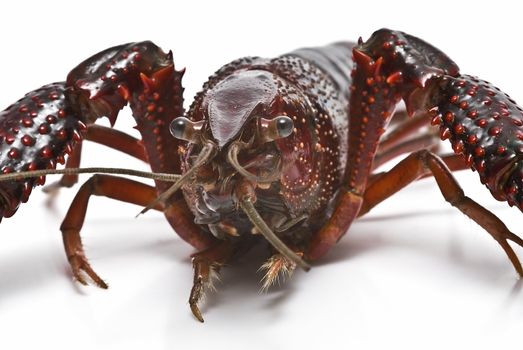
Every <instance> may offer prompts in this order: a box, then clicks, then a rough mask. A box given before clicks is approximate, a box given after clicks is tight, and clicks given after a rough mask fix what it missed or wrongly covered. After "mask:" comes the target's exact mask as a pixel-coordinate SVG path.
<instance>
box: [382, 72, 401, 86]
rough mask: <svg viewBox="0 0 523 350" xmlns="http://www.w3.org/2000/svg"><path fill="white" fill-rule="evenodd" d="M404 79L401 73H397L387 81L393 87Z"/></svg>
mask: <svg viewBox="0 0 523 350" xmlns="http://www.w3.org/2000/svg"><path fill="white" fill-rule="evenodd" d="M402 78H403V73H402V72H401V71H397V72H394V73H392V74H391V75H389V76H388V77H387V79H386V80H385V81H386V82H387V84H389V85H392V84H396V83H398V82H400V81H401V79H402Z"/></svg>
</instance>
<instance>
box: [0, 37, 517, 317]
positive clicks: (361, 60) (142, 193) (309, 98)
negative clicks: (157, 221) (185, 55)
mask: <svg viewBox="0 0 523 350" xmlns="http://www.w3.org/2000/svg"><path fill="white" fill-rule="evenodd" d="M183 74H184V71H183V70H181V71H177V70H175V67H174V63H173V59H172V53H171V52H169V53H168V54H165V53H164V52H163V51H162V50H161V49H160V48H158V47H157V46H156V45H154V44H153V43H152V42H140V43H131V44H125V45H120V46H115V47H112V48H109V49H107V50H105V51H102V52H100V53H98V54H96V55H94V56H92V57H90V58H88V59H87V60H85V61H84V62H82V63H81V64H80V65H78V66H77V67H76V68H74V69H73V70H72V71H71V72H70V73H69V75H68V77H67V80H66V81H65V82H58V83H54V84H50V85H46V86H43V87H42V88H40V89H37V90H35V91H32V92H30V93H29V94H27V95H26V96H25V97H24V98H22V99H21V100H19V101H18V102H16V103H15V104H13V105H11V106H10V107H9V108H7V109H6V110H5V111H3V112H1V113H0V169H1V170H2V172H3V174H4V175H1V176H0V180H2V181H3V182H1V183H0V218H1V217H10V216H12V215H13V214H14V213H15V212H16V210H17V208H18V206H19V205H20V203H21V202H26V201H27V200H28V198H29V195H30V193H31V191H32V189H33V187H34V186H36V185H42V184H43V183H44V181H45V175H46V174H51V173H57V171H54V170H53V169H55V168H56V165H57V163H60V164H65V168H66V169H65V170H63V171H62V173H65V175H64V176H63V177H62V178H61V180H60V181H59V182H58V183H56V184H54V185H51V186H52V188H58V187H62V186H65V187H70V186H72V185H73V184H75V183H76V182H77V180H78V175H77V174H78V172H80V171H81V169H80V170H78V169H77V168H78V167H79V165H80V156H81V145H82V142H83V141H84V140H90V141H93V142H97V143H100V144H103V145H106V146H108V147H111V148H114V149H116V150H120V151H123V152H125V153H127V154H129V155H131V156H134V157H136V158H138V159H141V160H143V161H144V162H147V163H149V164H150V166H151V169H152V171H153V173H163V174H164V175H165V177H164V178H162V177H161V176H160V175H158V176H156V177H155V175H154V174H153V175H151V176H152V177H153V178H155V179H156V180H155V181H156V182H155V183H156V186H155V187H152V186H148V185H145V184H143V183H140V182H137V181H134V180H130V179H128V178H123V177H118V176H110V175H107V174H97V175H94V176H92V177H91V178H90V179H89V180H88V181H87V182H85V183H84V184H83V185H82V186H81V187H80V190H79V191H78V193H77V195H76V197H75V198H74V200H73V202H72V204H71V206H70V209H69V211H68V212H67V215H66V217H65V219H64V221H63V223H62V225H61V227H60V229H61V231H62V234H63V240H64V245H65V250H66V254H67V258H68V260H69V263H70V265H71V268H72V272H73V275H74V277H75V278H76V279H77V280H78V281H79V282H80V283H82V284H86V279H85V275H87V276H89V277H90V278H91V279H92V281H93V282H94V283H95V284H96V285H98V286H99V287H102V288H107V285H106V284H105V282H104V281H103V280H102V279H101V278H100V277H99V276H98V275H97V274H96V273H95V272H94V270H93V269H92V268H91V266H90V265H89V263H88V260H87V258H86V256H85V254H84V250H83V247H82V241H81V238H80V230H81V228H82V225H83V222H84V218H85V214H86V210H87V204H88V201H89V198H90V196H91V195H102V196H106V197H109V198H112V199H117V200H120V201H125V202H129V203H134V204H137V205H140V206H144V207H146V208H145V209H144V210H143V211H142V212H144V211H145V210H147V209H155V210H159V211H162V212H163V213H164V214H165V216H166V218H167V220H168V221H169V223H170V224H171V225H172V227H173V229H174V230H175V231H176V233H177V234H178V235H180V237H181V238H182V239H184V240H185V241H187V242H188V243H189V244H191V245H192V246H194V247H195V248H197V249H198V250H199V252H198V253H196V254H194V255H193V267H194V285H193V288H192V290H191V293H190V299H189V303H190V306H191V310H192V312H193V314H194V315H195V316H196V318H197V319H199V320H200V321H203V318H202V315H201V313H200V311H199V309H198V302H199V300H200V299H201V297H202V295H203V293H204V291H205V289H206V288H207V287H208V286H209V284H210V283H211V280H212V275H213V274H214V273H216V272H217V271H218V270H219V269H220V267H222V266H223V265H224V264H226V263H228V262H229V261H231V260H232V259H233V258H235V257H236V256H238V255H239V254H242V253H244V252H245V251H247V250H248V249H249V248H250V247H252V246H253V245H255V244H265V245H267V247H268V249H269V251H270V253H269V256H268V260H267V262H266V263H265V264H264V265H263V268H264V269H265V270H266V275H265V278H264V288H267V287H268V286H270V285H271V284H272V283H273V282H274V281H275V280H276V279H277V278H278V277H279V276H280V275H282V274H283V275H285V274H289V273H291V272H292V271H293V269H295V268H296V267H297V266H299V267H301V268H303V269H309V262H312V261H314V260H316V259H318V258H320V257H322V256H323V255H324V254H325V253H327V252H328V250H329V249H330V248H331V247H332V246H333V245H334V244H335V243H336V242H337V241H338V240H339V239H340V238H341V237H342V236H343V234H344V233H345V232H347V230H348V229H349V227H350V225H351V223H352V222H353V221H354V219H356V218H357V217H359V216H361V215H363V214H365V213H367V212H368V211H369V210H370V209H371V208H373V207H374V206H375V205H377V204H378V203H380V202H381V201H383V200H385V199H386V198H387V197H389V196H391V195H392V194H394V193H396V192H397V191H399V190H400V189H402V188H403V187H405V186H406V185H408V184H409V183H411V182H413V181H415V180H417V179H419V178H420V177H424V176H429V175H431V176H434V178H435V179H436V182H437V184H438V186H439V188H440V190H441V192H442V194H443V196H444V198H445V200H446V201H448V202H449V203H450V204H452V205H453V206H455V207H457V208H458V209H459V210H461V211H462V212H463V213H464V214H466V215H467V216H469V217H470V218H471V219H472V220H474V221H475V222H476V223H478V224H479V225H481V226H482V227H483V228H484V229H485V230H486V231H487V232H488V233H489V234H490V235H491V236H492V237H493V238H494V239H495V240H496V241H497V242H498V243H499V244H500V245H501V247H502V248H503V249H504V251H505V252H506V254H507V255H508V257H509V259H510V261H511V262H512V264H513V265H514V267H515V269H516V270H517V272H518V273H519V275H520V276H523V269H522V267H521V264H520V262H519V260H518V258H517V256H516V254H515V253H514V251H513V249H512V248H511V246H510V245H509V244H508V241H513V242H515V243H516V244H518V245H520V246H523V240H522V239H521V238H519V237H518V236H517V235H515V234H514V233H512V232H510V231H509V230H508V229H507V227H506V226H505V225H504V223H503V222H502V221H501V220H499V219H498V218H497V217H496V216H495V215H494V214H493V213H491V212H490V211H488V210H486V209H485V208H483V207H482V206H480V205H479V204H477V203H476V202H475V201H473V200H472V199H470V198H468V197H467V196H465V195H464V193H463V191H462V190H461V188H460V186H459V185H458V183H457V182H456V180H455V179H454V177H453V176H452V173H451V171H452V170H459V169H465V168H472V169H473V170H475V171H477V172H478V174H479V176H480V180H481V182H482V183H484V184H486V186H487V187H488V189H489V190H490V191H491V193H492V194H493V196H494V197H495V198H496V199H498V200H502V201H507V202H508V203H509V204H510V205H511V206H512V205H515V206H517V207H518V208H519V209H520V210H522V209H523V161H522V159H523V157H522V155H523V112H522V109H521V108H520V107H519V106H517V104H516V103H515V102H514V101H513V100H512V99H511V98H509V97H508V96H507V95H506V94H504V93H503V92H501V91H500V90H499V89H497V88H496V87H495V86H493V85H491V84H490V83H488V82H486V81H483V80H479V79H477V78H475V77H472V76H468V75H461V74H460V73H459V69H458V66H457V65H456V64H455V63H454V62H453V61H452V60H451V59H450V58H448V57H447V56H446V55H445V54H444V53H443V52H441V51H440V50H438V49H437V48H435V47H433V46H431V45H430V44H428V43H426V42H424V41H423V40H421V39H419V38H416V37H414V36H411V35H408V34H405V33H402V32H398V31H391V30H388V29H381V30H379V31H377V32H375V33H374V34H373V35H372V36H371V37H370V38H369V39H368V40H367V41H365V42H363V41H362V40H361V39H360V40H359V42H358V43H350V42H341V43H335V44H332V45H329V46H325V47H319V48H306V49H299V50H296V51H294V52H291V53H288V54H285V55H282V56H280V57H277V58H274V59H265V58H259V57H246V58H241V59H238V60H236V61H233V62H231V63H229V64H227V65H225V66H224V67H222V68H221V69H219V70H218V71H217V72H216V73H215V74H214V75H213V76H212V77H211V78H210V79H209V80H208V81H207V82H206V83H205V84H204V86H203V89H202V91H201V92H199V93H198V94H197V95H196V97H195V99H194V102H193V103H192V105H191V106H190V108H189V109H188V110H187V111H185V110H184V108H183V97H182V93H183V87H182V84H181V79H182V76H183ZM401 100H403V101H404V102H405V106H406V109H407V114H408V115H409V116H410V118H406V117H405V113H402V112H397V113H395V108H396V105H397V104H398V103H399V102H400V101H401ZM128 103H129V104H130V106H131V109H132V112H133V115H134V118H135V120H136V128H137V129H138V131H139V132H140V134H141V137H142V138H141V139H136V138H134V137H131V136H130V135H127V134H126V133H123V132H121V131H117V130H115V129H112V128H108V127H103V126H99V125H96V124H95V122H96V120H97V119H98V118H100V117H103V116H105V117H108V118H109V120H110V122H111V124H114V122H115V120H116V117H117V115H118V112H119V110H120V109H122V108H123V107H124V106H125V105H127V104H128ZM389 124H390V125H389ZM429 124H432V125H434V126H437V127H439V134H437V133H434V132H431V131H427V130H425V126H427V125H429ZM439 138H441V139H442V140H445V139H449V140H450V141H451V143H452V148H453V150H454V154H452V155H438V154H436V153H434V152H433V151H431V150H434V147H435V146H436V145H437V143H438V142H439V140H438V139H439ZM402 154H408V156H407V157H406V158H405V159H403V160H401V161H400V162H399V163H397V165H395V166H394V167H393V168H392V169H391V170H389V171H386V172H381V173H378V172H376V171H375V169H376V168H377V167H378V166H380V165H381V164H383V163H384V162H386V161H389V160H392V159H394V158H396V157H398V156H400V155H402ZM67 156H68V157H67ZM68 169H70V170H69V171H68ZM114 171H116V172H117V173H120V174H122V173H125V171H124V170H114V169H113V172H114ZM169 174H172V178H174V179H175V180H176V181H175V183H174V184H172V185H171V183H170V182H168V181H167V180H168V176H169Z"/></svg>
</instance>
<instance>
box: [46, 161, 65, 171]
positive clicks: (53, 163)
mask: <svg viewBox="0 0 523 350" xmlns="http://www.w3.org/2000/svg"><path fill="white" fill-rule="evenodd" d="M62 164H63V163H62ZM55 168H56V161H55V160H54V159H49V162H48V163H47V169H55Z"/></svg>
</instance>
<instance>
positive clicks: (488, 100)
mask: <svg viewBox="0 0 523 350" xmlns="http://www.w3.org/2000/svg"><path fill="white" fill-rule="evenodd" d="M483 104H484V105H485V106H490V105H491V104H492V100H491V99H489V98H487V99H485V100H484V101H483Z"/></svg>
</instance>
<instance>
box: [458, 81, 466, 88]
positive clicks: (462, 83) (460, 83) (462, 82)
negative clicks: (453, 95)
mask: <svg viewBox="0 0 523 350" xmlns="http://www.w3.org/2000/svg"><path fill="white" fill-rule="evenodd" d="M465 85H467V82H466V81H465V80H460V81H458V86H459V87H464V86H465Z"/></svg>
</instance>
